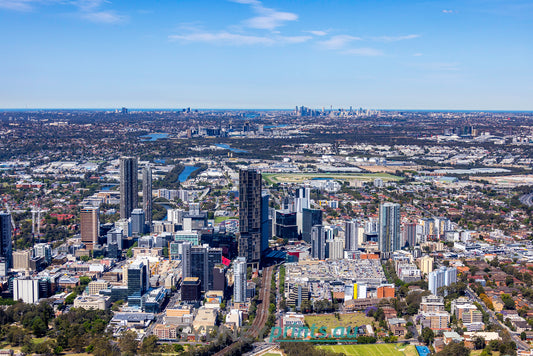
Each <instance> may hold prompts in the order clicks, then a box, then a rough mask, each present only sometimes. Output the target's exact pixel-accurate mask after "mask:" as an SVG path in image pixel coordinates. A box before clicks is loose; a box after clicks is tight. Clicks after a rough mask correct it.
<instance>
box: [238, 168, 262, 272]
mask: <svg viewBox="0 0 533 356" xmlns="http://www.w3.org/2000/svg"><path fill="white" fill-rule="evenodd" d="M261 205H262V198H261V173H259V172H257V171H256V170H252V169H241V170H240V171H239V230H240V237H239V256H241V257H245V258H246V262H247V263H248V264H249V265H252V266H253V267H256V268H258V267H259V262H260V261H261Z"/></svg>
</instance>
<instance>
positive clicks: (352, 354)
mask: <svg viewBox="0 0 533 356" xmlns="http://www.w3.org/2000/svg"><path fill="white" fill-rule="evenodd" d="M317 347H318V348H320V349H324V350H328V351H333V352H342V353H343V354H345V355H346V356H404V353H403V352H402V351H399V350H398V349H397V348H396V344H368V345H320V346H317Z"/></svg>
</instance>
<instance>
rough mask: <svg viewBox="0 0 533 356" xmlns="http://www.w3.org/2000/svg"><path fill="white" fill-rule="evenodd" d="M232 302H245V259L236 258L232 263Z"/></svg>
mask: <svg viewBox="0 0 533 356" xmlns="http://www.w3.org/2000/svg"><path fill="white" fill-rule="evenodd" d="M233 276H234V278H233V280H234V285H233V302H235V303H244V302H246V258H244V257H237V259H236V260H235V262H234V263H233Z"/></svg>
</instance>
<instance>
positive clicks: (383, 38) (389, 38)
mask: <svg viewBox="0 0 533 356" xmlns="http://www.w3.org/2000/svg"><path fill="white" fill-rule="evenodd" d="M419 37H420V35H414V34H413V35H405V36H379V37H374V38H373V39H374V40H375V41H381V42H396V41H405V40H412V39H415V38H419Z"/></svg>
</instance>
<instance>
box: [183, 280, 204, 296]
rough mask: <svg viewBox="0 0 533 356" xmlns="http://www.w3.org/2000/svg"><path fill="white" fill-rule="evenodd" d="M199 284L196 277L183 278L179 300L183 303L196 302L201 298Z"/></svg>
mask: <svg viewBox="0 0 533 356" xmlns="http://www.w3.org/2000/svg"><path fill="white" fill-rule="evenodd" d="M201 289H202V288H201V283H200V278H198V277H185V278H183V282H182V283H181V300H182V301H184V302H198V301H200V299H201V297H202V293H201Z"/></svg>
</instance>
